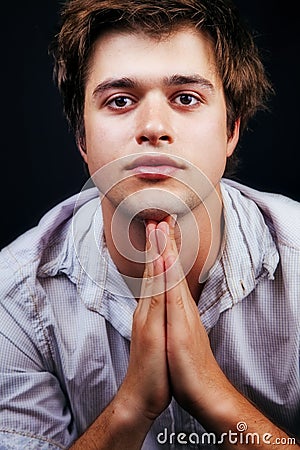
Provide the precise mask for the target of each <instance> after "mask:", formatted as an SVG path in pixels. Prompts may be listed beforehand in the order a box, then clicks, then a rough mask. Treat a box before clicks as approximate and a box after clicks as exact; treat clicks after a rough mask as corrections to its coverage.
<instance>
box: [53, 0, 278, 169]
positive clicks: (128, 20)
mask: <svg viewBox="0 0 300 450" xmlns="http://www.w3.org/2000/svg"><path fill="white" fill-rule="evenodd" d="M61 18H62V23H61V28H60V31H59V32H58V34H57V36H56V39H55V41H54V43H53V44H54V45H53V46H52V48H51V52H52V54H53V56H54V61H55V66H54V74H55V78H56V81H57V84H58V87H59V90H60V92H61V95H62V100H63V106H64V112H65V114H66V117H67V119H68V122H69V124H70V126H71V127H72V129H73V130H74V132H75V136H76V139H77V142H80V143H81V144H83V146H84V140H85V133H84V122H83V108H84V95H85V82H86V79H87V76H88V70H89V64H88V63H89V57H90V54H91V51H92V48H93V44H94V42H95V40H96V39H97V38H98V37H99V35H100V34H101V33H103V32H104V31H106V30H112V29H114V30H122V31H136V32H140V31H142V32H143V33H146V34H148V35H150V36H153V37H155V38H157V37H162V36H163V35H165V34H166V33H172V31H176V29H178V28H179V27H181V26H186V25H188V26H194V27H195V28H196V29H198V30H201V31H202V32H204V33H205V34H207V35H208V36H209V37H210V39H211V40H212V42H213V45H214V49H215V57H216V67H217V70H218V73H219V76H220V78H221V80H222V83H223V89H224V93H225V98H226V107H227V128H228V136H230V135H231V133H232V132H233V129H234V124H235V121H236V120H237V119H240V129H241V132H243V131H244V129H245V128H246V126H247V123H248V121H249V119H250V118H251V117H252V116H253V115H254V114H255V112H256V111H257V110H258V109H265V108H266V100H267V98H268V95H269V94H270V93H271V92H272V89H271V86H270V83H269V80H268V78H267V76H266V73H265V70H264V67H263V64H262V61H261V58H260V55H259V52H258V49H257V47H256V45H255V43H254V40H253V37H252V35H251V33H250V32H249V31H248V29H247V28H246V27H245V26H244V24H243V23H242V20H241V18H240V17H239V14H238V11H237V9H236V7H235V6H234V5H233V4H232V3H231V2H230V1H229V0H69V1H68V2H66V4H65V6H64V8H63V9H62V11H61ZM233 154H235V152H234V153H233ZM230 160H231V158H230V159H229V162H230ZM229 165H230V164H229ZM231 165H233V161H231ZM228 168H229V166H228V167H227V171H226V173H227V174H228V173H229V172H228Z"/></svg>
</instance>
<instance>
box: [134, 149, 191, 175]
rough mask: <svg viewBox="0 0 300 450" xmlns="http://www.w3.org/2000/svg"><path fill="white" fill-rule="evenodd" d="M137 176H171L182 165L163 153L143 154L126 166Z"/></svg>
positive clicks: (181, 167)
mask: <svg viewBox="0 0 300 450" xmlns="http://www.w3.org/2000/svg"><path fill="white" fill-rule="evenodd" d="M126 169H127V170H129V171H131V172H132V174H133V175H135V176H137V177H138V178H144V179H152V180H160V179H165V178H168V177H171V176H172V175H173V174H174V173H175V172H176V171H177V170H178V169H183V165H182V164H180V163H178V162H177V161H175V160H174V159H172V158H170V157H168V156H163V155H154V156H153V155H151V156H149V155H145V156H140V157H138V158H136V159H135V160H134V161H133V162H132V163H131V164H129V165H128V166H127V167H126Z"/></svg>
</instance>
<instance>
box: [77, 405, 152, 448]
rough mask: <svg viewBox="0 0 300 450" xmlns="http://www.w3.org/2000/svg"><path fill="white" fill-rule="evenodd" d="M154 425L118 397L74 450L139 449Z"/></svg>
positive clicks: (82, 437) (78, 441)
mask: <svg viewBox="0 0 300 450" xmlns="http://www.w3.org/2000/svg"><path fill="white" fill-rule="evenodd" d="M152 423H153V421H152V420H150V419H149V418H147V417H145V416H144V415H143V414H141V413H140V412H139V411H137V410H133V409H132V408H131V407H129V405H128V404H127V402H126V401H124V400H120V399H118V397H115V399H113V400H112V402H111V403H110V404H109V405H108V406H107V407H106V409H105V410H104V411H103V412H102V413H101V414H100V415H99V416H98V417H97V419H96V420H95V421H94V422H93V424H92V425H91V426H90V427H89V428H88V429H87V431H86V432H85V433H84V434H83V435H82V436H81V437H80V438H79V439H78V440H77V441H76V442H75V443H74V444H73V445H72V447H71V450H82V449H84V450H107V449H108V448H109V449H110V450H139V449H140V448H141V447H142V444H143V441H144V439H145V436H146V434H147V432H148V431H149V429H150V427H151V425H152Z"/></svg>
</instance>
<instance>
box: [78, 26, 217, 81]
mask: <svg viewBox="0 0 300 450" xmlns="http://www.w3.org/2000/svg"><path fill="white" fill-rule="evenodd" d="M191 73H195V74H199V75H201V76H203V77H206V78H208V79H211V81H212V82H213V83H214V84H218V83H219V82H220V80H219V79H218V77H217V70H216V65H215V57H214V50H213V45H212V42H211V41H210V39H209V38H208V37H207V36H206V35H204V34H203V33H201V32H200V31H197V30H195V29H190V28H184V29H179V30H178V31H175V32H172V33H170V34H168V35H166V36H162V37H160V38H154V37H151V36H148V35H146V34H143V33H141V32H119V31H108V32H106V33H105V34H103V35H101V36H100V37H99V38H98V40H97V41H96V42H95V45H94V48H93V51H92V54H91V57H90V61H89V72H88V77H87V84H90V83H94V82H99V81H101V80H103V79H105V78H113V77H124V76H126V77H135V78H140V79H144V80H151V79H153V80H154V79H156V78H161V77H166V76H172V75H174V74H182V75H184V74H191Z"/></svg>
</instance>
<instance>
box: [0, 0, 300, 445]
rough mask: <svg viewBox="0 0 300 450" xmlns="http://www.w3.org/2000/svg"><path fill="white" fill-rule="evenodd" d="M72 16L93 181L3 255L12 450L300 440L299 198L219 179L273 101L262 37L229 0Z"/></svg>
mask: <svg viewBox="0 0 300 450" xmlns="http://www.w3.org/2000/svg"><path fill="white" fill-rule="evenodd" d="M62 18H63V21H62V27H61V30H60V32H59V34H58V36H57V44H56V48H55V50H54V54H55V60H56V75H57V79H58V84H59V88H60V90H61V93H62V95H63V99H64V107H65V112H66V114H67V117H68V119H69V121H70V124H71V125H72V127H73V129H74V132H75V135H76V138H77V143H78V147H79V149H80V152H81V154H82V157H83V159H84V161H85V162H86V163H87V165H88V168H89V172H90V174H91V179H92V181H93V184H94V185H95V187H92V188H89V189H84V190H83V191H82V192H81V193H80V195H78V196H75V197H74V198H71V199H68V200H66V201H65V202H63V203H62V204H61V205H58V206H57V207H56V208H54V209H53V210H52V211H50V212H49V213H48V214H47V215H46V216H45V217H44V218H43V219H42V220H41V222H40V224H39V226H38V227H37V228H36V229H33V230H30V231H29V232H28V233H26V234H25V235H24V236H22V237H20V238H19V239H18V240H16V241H15V242H14V243H12V244H11V245H10V246H8V247H7V248H5V249H4V250H3V251H2V253H1V260H0V264H1V272H2V282H1V289H2V292H1V324H2V325H1V349H2V355H1V356H2V357H1V393H2V396H1V400H0V404H1V434H0V436H1V438H0V439H1V443H2V444H1V445H2V447H1V448H4V449H6V448H22V449H23V448H26V449H29V448H35V449H36V448H42V449H58V448H73V449H81V448H85V449H108V448H113V449H131V450H133V449H140V448H143V449H156V448H161V447H162V446H165V447H166V448H182V446H184V445H185V446H187V447H188V448H218V447H222V448H226V449H231V448H238V449H244V448H247V447H248V446H249V445H251V448H268V446H269V445H272V446H273V448H275V449H276V448H278V449H280V448H283V446H284V448H287V449H289V448H299V446H298V445H297V444H296V438H299V437H300V436H299V409H300V402H299V400H300V399H299V397H300V392H299V294H300V284H299V281H298V280H299V273H300V251H299V250H300V249H299V247H300V242H299V236H300V233H299V231H300V230H299V223H300V222H299V218H300V210H299V205H298V204H297V203H296V202H294V201H292V200H289V199H286V198H283V197H280V196H274V195H270V194H264V193H260V192H257V191H254V190H252V189H250V188H247V187H245V186H242V185H237V184H236V183H234V182H230V181H228V180H223V179H222V177H223V174H224V171H225V168H226V165H227V169H228V164H230V161H231V157H232V155H233V153H234V150H235V147H236V145H237V143H238V140H239V135H240V132H241V131H243V130H244V128H245V126H246V124H247V121H248V119H249V118H250V117H251V116H252V115H253V114H254V112H255V111H256V110H257V108H259V107H262V106H263V104H264V100H265V97H266V95H267V94H268V92H269V91H270V85H269V83H268V80H267V79H266V77H265V73H264V70H263V67H262V64H261V62H260V60H259V57H258V53H257V50H256V48H255V46H254V44H253V41H252V38H251V36H250V35H249V34H248V32H247V31H246V30H245V29H244V28H243V26H242V24H241V23H240V22H239V19H238V16H237V14H236V11H235V9H234V8H233V6H232V5H230V4H229V3H228V2H227V1H226V2H225V1H223V0H217V1H214V2H211V1H210V2H208V1H193V0H181V1H175V2H173V1H170V0H163V1H154V2H153V1H152V2H150V3H147V2H140V1H138V0H133V1H132V0H130V1H129V0H123V1H121V0H114V1H110V2H106V1H93V2H91V1H90V0H71V1H70V2H68V3H67V4H66V6H65V8H64V10H63V14H62ZM87 187H89V186H87ZM99 198H100V201H99Z"/></svg>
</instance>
